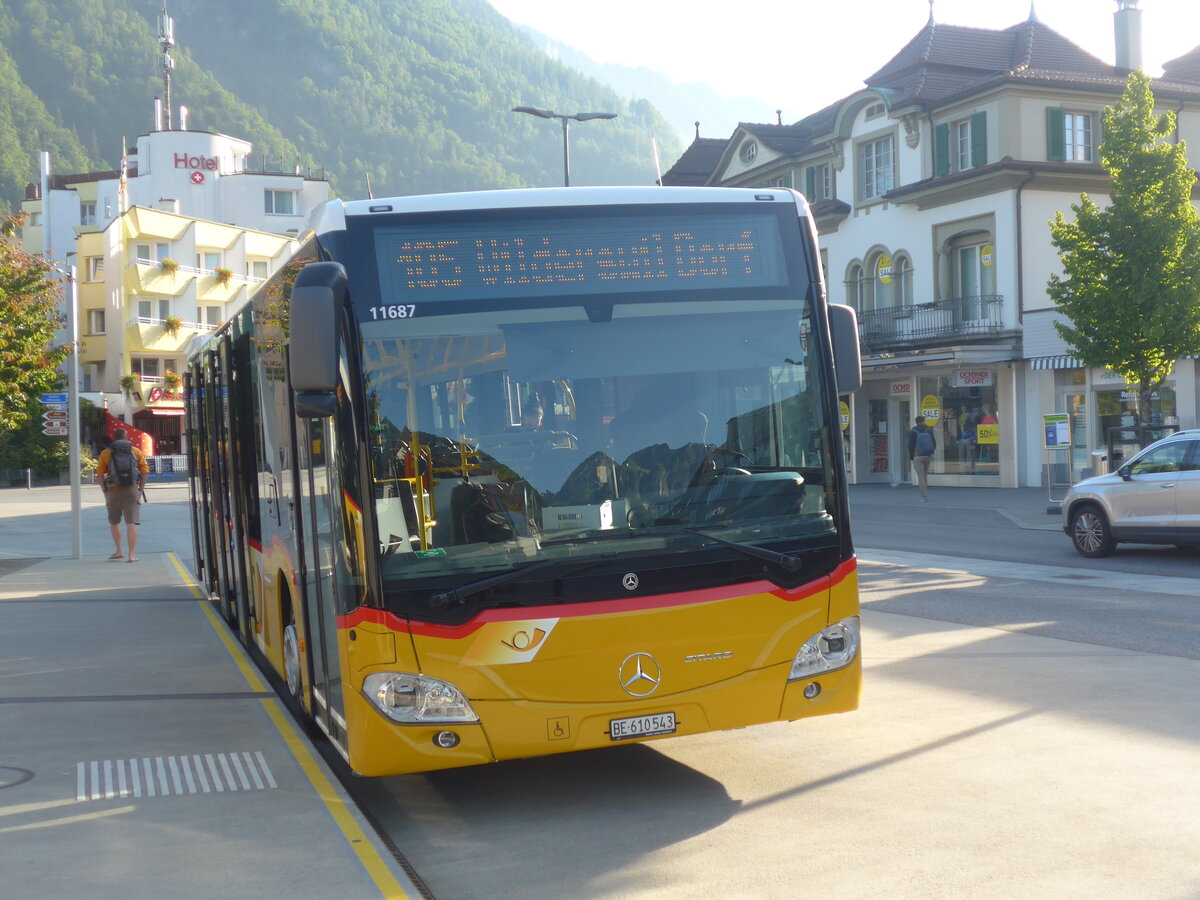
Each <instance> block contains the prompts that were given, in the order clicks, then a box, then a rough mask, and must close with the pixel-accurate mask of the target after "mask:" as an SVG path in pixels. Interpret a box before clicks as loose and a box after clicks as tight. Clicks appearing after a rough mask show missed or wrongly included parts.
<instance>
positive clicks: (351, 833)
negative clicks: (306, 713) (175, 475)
mask: <svg viewBox="0 0 1200 900" xmlns="http://www.w3.org/2000/svg"><path fill="white" fill-rule="evenodd" d="M167 557H168V558H169V559H170V560H171V563H172V564H173V565H174V566H175V570H176V571H177V572H178V573H179V577H180V578H182V579H183V583H184V585H186V586H187V588H188V589H189V590H191V592H192V594H193V595H194V596H195V597H196V598H197V599H198V600H200V608H201V609H202V610H203V611H204V615H205V616H206V617H207V619H208V621H209V624H211V625H212V627H213V630H214V631H216V633H217V637H218V638H220V640H221V643H222V644H224V646H225V649H226V650H227V651H229V655H230V656H231V657H232V658H233V662H234V664H235V665H237V667H238V670H239V671H240V672H241V673H242V676H243V677H244V678H245V679H246V681H247V683H248V684H249V685H250V688H251V690H254V691H265V690H267V686H266V685H265V684H264V682H263V681H262V679H261V678H260V677H259V675H258V673H257V672H256V671H255V670H254V667H253V666H252V665H251V663H250V661H249V659H248V658H247V657H246V653H245V650H244V649H243V648H242V646H241V645H240V644H238V643H237V641H235V640H234V639H233V637H232V636H231V635H230V634H229V629H228V628H227V627H226V626H225V622H224V620H223V619H221V618H220V617H219V616H218V615H217V614H216V613H215V612H213V610H212V604H211V603H209V602H208V601H207V600H206V599H204V595H203V593H202V592H201V591H200V588H199V585H197V584H196V582H195V580H194V579H193V578H192V576H191V574H190V573H189V572H188V571H187V569H185V568H184V567H183V565H182V564H181V563H180V562H179V560H178V559H177V558H176V556H175V554H174V553H168V554H167ZM261 703H262V705H263V709H264V710H266V713H267V716H268V717H269V718H270V719H271V721H272V722H273V723H274V724H275V728H276V729H277V730H278V731H279V734H280V736H281V737H282V738H283V742H284V743H285V744H287V746H288V749H289V750H290V751H291V752H292V756H294V757H295V759H296V762H297V763H298V764H299V765H300V769H301V770H302V771H303V772H304V774H305V775H306V776H307V777H308V780H309V782H310V783H311V784H312V786H313V789H314V790H315V791H316V793H317V796H318V797H320V798H321V802H322V803H324V804H325V809H326V810H328V811H329V815H330V816H331V817H332V818H333V821H334V822H335V823H336V824H337V826H338V829H339V830H340V831H341V832H342V836H343V837H344V838H345V839H346V842H347V843H348V844H349V845H350V849H351V850H353V851H354V853H355V855H356V856H357V857H358V861H359V862H360V863H361V864H362V867H363V868H364V869H366V871H367V874H368V875H369V876H370V877H371V880H372V881H374V882H375V886H376V887H377V888H379V892H380V893H381V894H382V895H383V896H384V897H387V898H407V897H409V894H408V893H407V892H406V891H405V890H404V888H403V886H402V885H401V884H400V882H399V881H397V880H396V876H395V875H393V874H392V871H391V868H390V867H389V866H388V864H387V863H386V862H385V861H384V859H383V857H382V856H380V854H379V852H378V851H377V850H376V849H375V843H374V841H373V840H371V838H370V836H369V835H368V834H367V833H366V832H365V831H364V830H363V829H362V827H361V826H360V825H359V824H358V820H357V819H355V818H354V816H353V815H352V814H351V813H350V810H349V808H348V804H347V802H346V800H345V797H344V795H343V794H342V793H341V792H339V791H338V790H337V789H336V788H335V787H334V786H333V782H331V781H330V780H329V776H327V775H326V774H325V772H324V770H323V769H322V768H321V766H320V765H318V764H317V760H316V757H315V756H314V755H313V751H312V748H311V747H309V746H308V744H306V743H305V742H304V741H303V740H301V738H300V737H299V735H298V734H297V733H296V726H295V723H293V722H292V721H291V719H289V718H288V716H287V715H286V714H285V713H284V712H283V710H282V709H281V708H280V702H279V700H277V699H270V700H262V701H261Z"/></svg>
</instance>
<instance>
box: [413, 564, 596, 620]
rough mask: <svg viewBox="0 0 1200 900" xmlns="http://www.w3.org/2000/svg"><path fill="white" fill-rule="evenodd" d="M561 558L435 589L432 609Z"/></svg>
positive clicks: (506, 581)
mask: <svg viewBox="0 0 1200 900" xmlns="http://www.w3.org/2000/svg"><path fill="white" fill-rule="evenodd" d="M616 555H617V554H615V553H611V552H610V553H602V554H600V556H599V557H596V558H593V559H590V560H588V561H587V562H586V563H584V564H583V565H579V566H574V567H572V568H570V569H568V570H567V572H564V573H563V574H571V573H574V572H578V571H580V570H581V569H587V568H590V567H591V566H596V565H599V564H600V563H602V562H607V561H608V560H609V559H611V558H612V557H614V556H616ZM562 562H563V560H561V559H543V560H541V561H539V562H534V563H530V564H529V565H527V566H521V567H520V568H517V569H509V570H508V571H507V572H501V573H500V574H499V575H489V576H487V577H486V578H480V579H479V580H478V581H468V582H467V583H466V584H460V585H459V586H458V587H452V588H449V589H448V590H444V591H435V592H434V593H432V594H430V595H429V608H430V609H445V608H446V607H447V606H450V605H451V604H458V605H461V604H463V603H466V602H467V600H468V598H470V597H474V596H475V595H476V594H481V593H483V592H484V591H486V590H490V589H491V588H494V587H500V585H502V584H508V582H510V581H516V580H517V579H518V578H520V577H522V576H523V575H527V574H528V573H530V572H536V571H538V570H539V569H545V568H546V567H548V566H552V565H557V564H559V563H562Z"/></svg>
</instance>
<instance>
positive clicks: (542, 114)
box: [513, 106, 617, 187]
mask: <svg viewBox="0 0 1200 900" xmlns="http://www.w3.org/2000/svg"><path fill="white" fill-rule="evenodd" d="M513 112H519V113H528V114H529V115H531V116H537V117H538V118H539V119H560V120H561V121H562V129H563V185H564V186H566V187H570V186H571V141H570V138H569V137H568V136H567V133H568V128H569V126H568V122H569V121H570V120H574V121H576V122H587V121H589V120H591V119H615V118H616V117H617V114H616V113H610V112H581V113H575V115H573V116H568V115H565V114H563V113H556V112H554V110H551V109H541V108H539V107H537V106H515V107H513Z"/></svg>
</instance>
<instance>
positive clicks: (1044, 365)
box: [1029, 356, 1084, 370]
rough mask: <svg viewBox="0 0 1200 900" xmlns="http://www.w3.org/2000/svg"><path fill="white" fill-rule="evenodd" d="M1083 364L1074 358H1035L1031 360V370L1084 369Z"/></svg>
mask: <svg viewBox="0 0 1200 900" xmlns="http://www.w3.org/2000/svg"><path fill="white" fill-rule="evenodd" d="M1083 367H1084V366H1083V363H1081V362H1079V360H1077V359H1076V358H1075V357H1073V356H1034V357H1032V358H1030V360H1029V368H1031V369H1034V370H1038V369H1043V370H1044V369H1082V368H1083Z"/></svg>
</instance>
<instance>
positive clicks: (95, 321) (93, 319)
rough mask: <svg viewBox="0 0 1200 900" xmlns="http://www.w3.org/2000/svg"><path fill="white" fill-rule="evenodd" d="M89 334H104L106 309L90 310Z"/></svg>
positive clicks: (88, 319)
mask: <svg viewBox="0 0 1200 900" xmlns="http://www.w3.org/2000/svg"><path fill="white" fill-rule="evenodd" d="M87 321H88V334H104V310H102V309H89V310H88V317H87Z"/></svg>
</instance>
